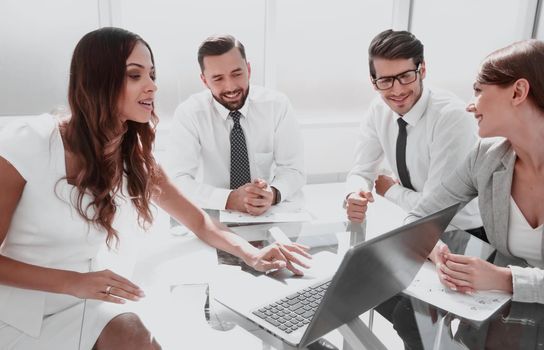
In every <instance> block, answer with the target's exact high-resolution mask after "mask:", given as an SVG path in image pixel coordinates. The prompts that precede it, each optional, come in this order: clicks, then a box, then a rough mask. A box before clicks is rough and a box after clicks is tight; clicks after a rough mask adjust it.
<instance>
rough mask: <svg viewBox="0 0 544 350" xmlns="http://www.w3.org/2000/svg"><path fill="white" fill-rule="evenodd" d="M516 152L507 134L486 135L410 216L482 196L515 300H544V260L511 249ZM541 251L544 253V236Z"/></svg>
mask: <svg viewBox="0 0 544 350" xmlns="http://www.w3.org/2000/svg"><path fill="white" fill-rule="evenodd" d="M515 160H516V154H515V153H514V149H513V148H512V146H511V144H510V142H509V141H508V140H505V139H503V138H493V139H483V140H481V141H480V142H479V143H478V145H477V146H476V148H475V149H474V150H473V151H472V152H471V153H470V154H469V155H468V157H467V159H466V160H465V161H464V163H462V164H461V165H460V166H459V167H458V168H457V169H456V171H455V172H454V173H453V174H451V175H450V176H449V177H447V178H444V179H443V181H442V183H441V186H440V187H438V188H437V189H435V191H433V193H430V194H429V195H428V196H426V197H423V198H422V199H421V200H420V202H419V203H418V205H417V207H416V208H415V209H414V210H413V211H411V212H410V214H409V220H411V219H414V218H417V217H422V216H425V215H427V214H430V213H433V212H435V211H437V210H439V209H441V208H445V207H446V206H448V205H451V204H453V203H461V206H464V205H465V204H466V203H468V202H469V201H470V200H471V199H473V198H474V197H476V196H478V205H479V207H480V214H481V216H482V222H483V224H484V227H485V230H486V233H487V237H488V239H489V243H491V245H493V246H494V247H495V248H496V249H497V253H498V254H497V258H496V259H495V264H497V265H501V266H506V265H508V266H510V269H511V270H512V280H513V290H514V293H513V300H514V301H522V302H538V303H544V270H542V269H541V268H543V267H544V262H543V261H541V263H540V264H539V265H540V266H537V267H532V266H529V265H528V264H527V262H526V261H525V260H523V259H521V258H517V257H515V256H512V254H511V253H510V252H509V251H508V219H509V210H510V195H511V188H512V177H513V174H514V164H515ZM542 242H543V245H542V246H541V251H542V254H543V256H544V239H543V240H542Z"/></svg>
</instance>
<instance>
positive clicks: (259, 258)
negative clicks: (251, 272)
mask: <svg viewBox="0 0 544 350" xmlns="http://www.w3.org/2000/svg"><path fill="white" fill-rule="evenodd" d="M308 249H309V248H308V247H307V246H304V245H301V244H298V243H288V244H285V243H278V242H276V243H274V244H271V245H269V246H266V247H264V248H262V249H260V250H259V251H258V252H257V253H256V254H255V255H254V256H253V257H252V259H251V260H250V261H249V262H247V263H248V265H250V266H251V267H253V268H254V269H255V270H257V271H262V272H267V271H270V270H279V269H282V268H287V269H288V270H290V271H291V272H293V273H294V274H295V275H300V276H302V275H304V272H302V271H301V270H299V269H298V268H296V267H295V264H296V265H299V266H302V267H304V268H309V267H310V266H309V265H308V264H307V263H305V262H304V261H303V260H302V259H300V257H301V256H303V257H305V258H307V259H311V258H312V256H311V255H310V254H309V253H308Z"/></svg>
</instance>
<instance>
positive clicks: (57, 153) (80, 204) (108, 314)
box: [0, 28, 309, 349]
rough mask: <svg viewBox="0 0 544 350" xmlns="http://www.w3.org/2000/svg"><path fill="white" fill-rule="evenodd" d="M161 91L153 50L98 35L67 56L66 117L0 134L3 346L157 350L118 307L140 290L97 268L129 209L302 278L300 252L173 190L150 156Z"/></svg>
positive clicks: (145, 222)
mask: <svg viewBox="0 0 544 350" xmlns="http://www.w3.org/2000/svg"><path fill="white" fill-rule="evenodd" d="M156 90H157V87H156V85H155V66H154V59H153V54H152V51H151V49H150V47H149V45H148V44H147V43H146V42H145V41H144V40H143V39H142V38H140V37H139V36H138V35H136V34H134V33H131V32H129V31H126V30H123V29H118V28H102V29H99V30H95V31H93V32H90V33H88V34H87V35H85V36H84V37H83V38H82V39H81V40H80V41H79V43H78V44H77V46H76V48H75V51H74V53H73V57H72V63H71V67H70V83H69V92H68V101H69V105H70V116H69V117H68V118H65V119H57V118H55V117H53V116H51V115H43V116H40V117H38V118H35V119H34V120H32V121H27V122H15V123H12V124H10V125H8V126H6V127H5V128H3V129H2V132H1V133H0V193H2V195H1V196H0V213H1V216H0V348H2V349H91V348H93V349H157V348H159V345H158V344H157V342H156V341H155V340H154V338H153V337H152V336H151V334H150V332H149V331H148V330H147V329H146V328H145V326H144V325H143V324H142V322H141V321H140V319H139V318H138V316H137V315H135V314H133V313H130V312H126V310H125V309H123V308H120V307H118V305H115V304H123V303H124V302H125V301H126V300H138V299H139V298H141V297H143V296H144V294H143V291H142V290H141V289H140V288H139V287H138V286H136V285H135V284H134V283H132V282H130V281H129V280H127V279H126V278H124V277H122V276H120V275H118V274H115V273H113V272H111V271H109V270H102V271H94V270H93V266H92V262H93V259H94V257H95V256H96V254H97V252H98V250H99V248H100V247H101V246H102V245H103V244H104V243H106V244H107V245H108V246H110V247H111V246H112V245H116V244H117V243H118V239H119V236H118V233H119V232H120V231H121V230H123V226H124V225H126V224H127V222H126V220H123V219H121V218H120V216H121V215H120V213H124V212H134V211H135V212H136V214H137V215H135V216H137V220H138V222H139V224H140V226H142V227H148V226H149V225H150V224H151V223H152V221H153V212H152V210H151V206H152V204H151V202H154V203H155V204H156V205H158V206H159V207H161V208H162V209H164V210H165V211H167V212H168V213H169V214H170V215H171V216H173V217H174V218H175V219H176V220H178V221H180V222H182V223H183V224H185V225H186V226H187V227H188V228H189V229H190V230H191V231H193V232H195V234H196V235H197V236H198V237H199V238H200V239H202V240H203V241H205V242H207V243H208V244H210V245H212V246H214V247H216V248H218V249H221V250H224V251H226V252H229V253H231V254H234V255H236V256H238V257H240V258H242V259H243V260H244V261H245V262H246V263H247V264H248V265H250V266H252V267H253V268H255V269H257V270H260V271H267V270H269V269H277V268H284V267H286V268H288V269H290V270H291V271H293V272H294V273H296V274H301V273H302V272H301V271H300V270H298V269H297V268H296V267H294V266H293V263H296V264H299V265H302V266H304V263H303V262H302V261H300V260H299V259H298V258H297V255H296V254H301V255H303V256H307V257H308V256H309V255H308V253H307V252H306V249H305V247H303V246H300V245H297V244H287V245H284V244H274V245H271V246H268V247H265V248H263V249H260V250H259V249H257V248H255V247H253V246H251V245H250V244H249V243H248V242H246V241H245V240H243V239H241V238H240V237H238V236H237V235H235V234H233V233H230V232H228V231H223V230H222V229H221V228H220V227H218V226H217V225H216V224H214V223H213V222H212V220H210V218H209V217H208V216H207V215H206V214H205V213H204V212H203V211H202V210H201V209H199V208H197V207H195V206H194V205H193V204H192V203H191V202H189V201H188V200H187V199H186V198H185V197H184V196H183V194H181V193H180V192H179V191H178V190H177V189H176V187H175V186H174V185H173V184H172V183H171V182H170V180H169V179H168V177H167V176H166V175H165V173H164V172H163V170H162V169H161V167H160V166H159V165H158V164H157V163H156V161H155V159H154V157H153V155H152V146H153V141H154V138H155V126H156V124H157V121H158V118H157V116H156V115H155V112H154V98H155V92H156ZM122 217H123V218H124V217H126V216H122ZM105 302H109V303H105ZM83 316H84V319H83Z"/></svg>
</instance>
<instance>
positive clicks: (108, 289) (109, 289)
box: [106, 286, 112, 295]
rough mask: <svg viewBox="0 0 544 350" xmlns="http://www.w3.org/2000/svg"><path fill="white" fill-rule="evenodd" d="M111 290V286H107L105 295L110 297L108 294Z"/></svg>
mask: <svg viewBox="0 0 544 350" xmlns="http://www.w3.org/2000/svg"><path fill="white" fill-rule="evenodd" d="M111 288H112V286H107V287H106V295H110V294H111Z"/></svg>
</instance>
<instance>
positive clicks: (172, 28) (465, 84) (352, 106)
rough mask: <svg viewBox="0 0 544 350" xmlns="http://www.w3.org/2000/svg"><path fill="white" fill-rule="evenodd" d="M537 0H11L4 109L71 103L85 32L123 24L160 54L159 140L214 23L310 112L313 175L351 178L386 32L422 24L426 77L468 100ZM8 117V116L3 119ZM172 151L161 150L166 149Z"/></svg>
mask: <svg viewBox="0 0 544 350" xmlns="http://www.w3.org/2000/svg"><path fill="white" fill-rule="evenodd" d="M536 5H537V0H524V1H511V0H478V1H473V0H449V1H445V0H443V1H436V0H411V1H410V0H365V1H361V0H342V1H340V2H333V1H330V0H229V1H224V0H198V1H180V0H158V1H156V2H153V3H150V2H148V1H143V0H86V1H75V0H49V1H42V0H3V1H2V10H1V11H0V77H1V78H0V116H13V115H31V114H40V113H43V112H47V111H50V110H52V109H54V108H56V107H57V106H58V105H65V104H66V97H65V96H66V88H67V83H68V68H69V61H70V56H71V53H72V51H73V48H74V46H75V44H76V43H77V41H78V40H79V38H81V36H82V35H83V34H85V33H86V32H88V31H91V30H93V29H96V28H99V27H101V26H107V25H113V26H119V27H124V28H126V29H129V30H132V31H134V32H136V33H138V34H140V35H141V36H142V37H144V38H145V39H146V40H147V41H148V42H149V43H150V45H151V47H152V48H153V51H154V54H155V57H156V66H157V75H158V85H159V92H158V96H157V110H158V113H159V116H160V117H161V119H162V123H161V124H160V125H159V135H158V137H157V142H158V144H157V150H158V151H159V152H160V151H161V150H162V148H163V147H162V140H163V139H164V138H165V133H166V132H167V130H168V126H167V124H168V120H169V119H170V118H171V116H172V114H173V111H174V109H175V107H176V106H177V104H178V103H180V102H181V101H183V100H184V99H186V98H187V97H188V96H189V95H190V94H192V93H194V92H196V91H199V90H201V89H202V88H203V86H202V84H201V82H200V79H199V67H198V64H197V61H196V51H197V47H198V44H199V43H200V42H201V41H202V40H203V39H204V38H205V37H206V36H208V35H211V34H215V33H231V34H233V35H235V36H236V37H238V38H239V39H240V40H241V41H242V42H243V43H244V44H245V46H246V51H247V55H248V60H249V61H250V62H251V64H252V72H253V75H252V83H256V84H263V85H266V86H269V87H272V88H277V89H279V90H281V91H283V92H285V93H286V94H287V95H288V96H289V97H290V99H291V102H292V103H293V106H294V107H295V110H296V111H297V113H298V115H299V118H300V122H301V124H302V129H303V136H304V141H305V149H306V164H307V170H308V173H309V180H310V181H319V182H321V181H337V180H341V179H343V176H344V175H345V173H346V172H347V171H348V170H349V168H350V167H351V161H352V155H353V147H354V145H355V139H356V132H357V124H358V122H359V119H360V117H361V116H362V114H363V113H364V110H365V108H366V106H367V105H368V104H369V102H370V100H371V99H372V98H373V97H374V96H375V93H374V91H373V90H372V87H371V85H370V83H369V80H368V67H367V54H366V52H367V48H368V45H369V43H370V40H371V39H372V38H373V37H374V35H376V34H377V33H378V32H380V31H382V30H384V29H387V28H391V27H393V28H395V29H410V30H411V31H412V32H414V34H416V36H418V37H419V38H420V39H421V40H422V42H423V43H424V45H425V53H426V60H427V68H428V75H427V80H426V83H428V84H432V85H436V86H440V87H441V88H446V89H449V90H452V91H453V92H455V93H456V94H458V95H459V96H460V97H461V98H463V99H464V100H466V101H467V102H468V101H469V100H470V98H471V95H472V90H471V86H472V80H473V78H474V74H475V72H476V70H477V68H478V64H479V62H480V61H481V60H482V59H483V58H484V56H485V55H486V54H488V53H489V52H491V51H492V50H494V49H496V48H499V47H502V46H505V45H507V44H509V43H511V42H513V41H516V40H521V39H524V38H529V37H530V36H531V34H532V30H533V22H534V21H533V20H534V17H535V11H536ZM543 17H544V15H543V14H542V13H539V15H538V16H537V22H538V23H540V26H539V27H537V28H536V30H535V32H536V36H537V37H539V38H541V39H542V38H544V28H543V27H544V24H543V22H544V19H543ZM2 122H5V119H4V118H0V125H1V124H2ZM159 157H160V155H159Z"/></svg>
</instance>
